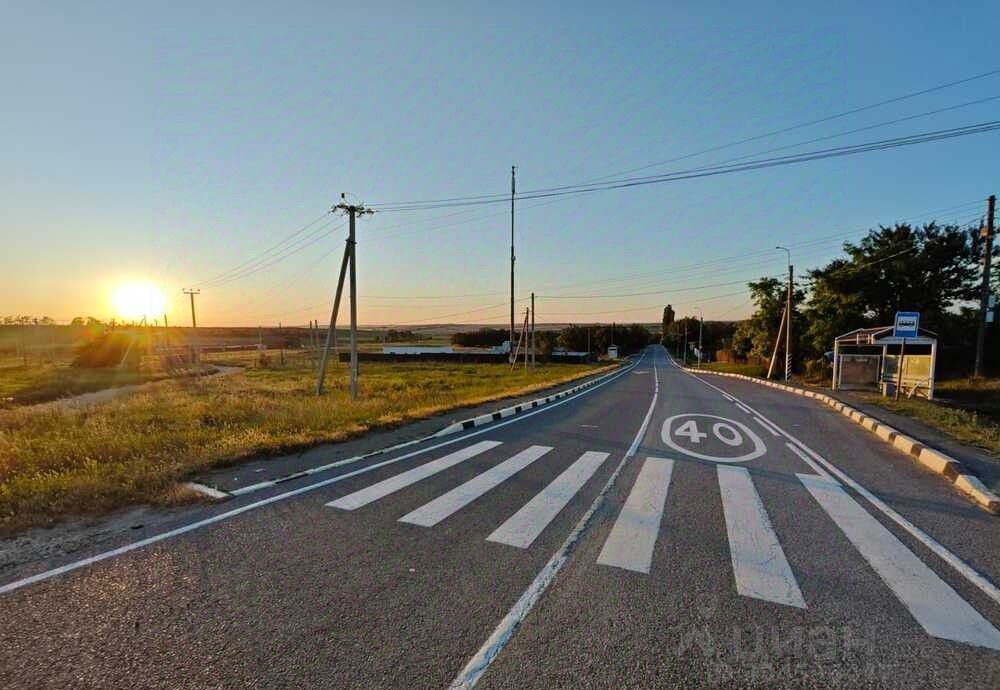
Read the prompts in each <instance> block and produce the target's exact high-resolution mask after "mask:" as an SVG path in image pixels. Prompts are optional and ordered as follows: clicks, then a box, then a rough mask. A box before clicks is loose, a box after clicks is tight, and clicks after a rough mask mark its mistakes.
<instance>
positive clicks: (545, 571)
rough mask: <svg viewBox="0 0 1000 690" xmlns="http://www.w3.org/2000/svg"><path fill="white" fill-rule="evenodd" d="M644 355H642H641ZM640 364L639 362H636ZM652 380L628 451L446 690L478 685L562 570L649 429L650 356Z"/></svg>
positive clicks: (656, 390) (656, 376)
mask: <svg viewBox="0 0 1000 690" xmlns="http://www.w3.org/2000/svg"><path fill="white" fill-rule="evenodd" d="M644 354H645V353H644ZM640 361H641V360H640ZM653 379H654V381H655V382H656V385H655V387H654V390H653V399H652V401H651V402H650V403H649V410H647V412H646V417H645V418H644V419H643V420H642V426H640V427H639V432H638V433H637V434H636V436H635V440H633V441H632V445H631V446H629V449H628V452H627V453H626V454H625V456H624V457H623V458H622V459H621V462H619V463H618V466H617V467H615V469H614V471H613V472H612V473H611V476H610V477H608V481H607V482H605V484H604V486H603V487H602V488H601V491H600V493H598V494H597V496H596V497H595V498H594V501H593V503H591V504H590V508H588V509H587V512H586V513H584V514H583V517H581V518H580V521H579V522H577V523H576V526H575V527H574V528H573V531H572V532H570V534H569V536H568V537H566V541H564V542H563V543H562V546H560V547H559V549H558V550H557V551H556V552H555V553H554V554H552V557H551V558H550V559H549V561H548V562H547V563H546V564H545V565H544V566H543V567H542V569H541V570H540V571H539V572H538V575H536V576H535V579H534V580H533V581H532V582H531V584H530V585H528V588H527V589H526V590H524V593H523V594H522V595H521V596H520V598H518V600H517V602H515V603H514V606H512V607H511V609H510V611H508V612H507V615H506V616H504V617H503V620H501V621H500V623H499V624H498V625H497V627H496V628H495V629H494V630H493V633H492V634H491V635H490V636H489V637H488V638H487V639H486V642H484V643H483V646H482V647H480V648H479V651H477V652H476V653H475V655H474V656H473V657H472V658H471V659H470V660H469V663H467V664H466V665H465V668H463V669H462V670H461V671H460V672H459V674H458V675H457V676H456V677H455V680H453V681H452V682H451V685H449V686H448V688H449V690H458V689H466V688H471V687H473V686H474V685H475V684H476V683H477V682H479V679H480V677H482V675H483V673H485V672H486V669H488V668H489V666H490V664H492V663H493V660H494V659H495V658H496V656H497V654H499V653H500V652H501V651H502V650H503V648H504V647H506V646H507V643H508V642H509V641H510V638H511V637H512V636H513V635H514V633H515V632H516V631H517V628H518V627H519V626H520V625H521V623H522V622H523V621H524V619H525V618H526V617H527V615H528V614H529V613H530V612H531V609H533V608H534V606H535V604H536V603H538V600H539V599H540V598H541V596H542V594H544V593H545V590H546V589H548V587H549V585H550V584H551V583H552V580H553V579H555V576H556V575H557V574H558V573H559V571H560V570H562V568H563V566H564V565H565V564H566V562H567V561H568V560H569V556H570V553H571V552H572V550H573V547H574V546H576V543H577V542H578V541H579V540H580V537H582V536H583V533H584V532H585V531H586V529H587V527H588V526H589V525H590V520H591V519H592V518H593V516H594V514H595V513H596V512H597V511H598V510H599V509H600V507H601V505H602V504H603V503H604V499H605V497H606V496H607V494H608V492H609V491H611V487H613V486H614V484H615V482H616V481H617V480H618V476H619V475H620V474H621V472H622V470H623V469H624V467H625V463H626V462H628V460H629V458H631V457H632V456H633V455H635V451H636V449H637V448H638V447H639V444H640V443H642V439H643V437H644V436H645V435H646V430H647V429H648V428H649V421H650V419H652V417H653V410H654V409H655V407H656V399H657V398H658V397H659V391H660V377H659V374H658V372H657V369H656V359H655V355H654V359H653Z"/></svg>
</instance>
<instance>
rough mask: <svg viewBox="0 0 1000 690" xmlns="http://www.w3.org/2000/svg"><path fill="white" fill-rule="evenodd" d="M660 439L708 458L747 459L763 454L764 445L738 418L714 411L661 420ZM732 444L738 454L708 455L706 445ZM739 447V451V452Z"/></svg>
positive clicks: (711, 459)
mask: <svg viewBox="0 0 1000 690" xmlns="http://www.w3.org/2000/svg"><path fill="white" fill-rule="evenodd" d="M661 436H662V438H663V442H664V443H665V444H667V445H668V446H669V447H670V448H673V449H674V450H676V451H677V452H679V453H684V454H685V455H690V456H691V457H694V458H698V459H700V460H708V461H710V462H747V461H748V460H753V459H754V458H759V457H760V456H761V455H763V454H764V453H765V452H766V450H767V448H766V447H765V446H764V441H762V440H761V438H760V436H758V435H757V434H755V433H754V431H753V429H751V428H750V427H748V426H747V425H746V424H743V423H742V422H738V421H736V420H735V419H729V418H727V417H720V416H718V415H714V414H696V413H691V412H689V413H685V414H678V415H674V416H673V417H670V418H669V419H667V420H666V421H664V422H663V430H662V432H661ZM713 441H719V443H721V444H722V446H724V447H728V448H733V449H734V452H735V453H739V454H738V455H732V456H729V455H710V454H709V453H707V452H703V451H702V449H705V447H706V446H708V445H717V444H715V443H713ZM741 451H743V452H741Z"/></svg>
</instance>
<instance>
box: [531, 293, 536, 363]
mask: <svg viewBox="0 0 1000 690" xmlns="http://www.w3.org/2000/svg"><path fill="white" fill-rule="evenodd" d="M531 368H532V369H534V368H535V293H534V292H532V293H531Z"/></svg>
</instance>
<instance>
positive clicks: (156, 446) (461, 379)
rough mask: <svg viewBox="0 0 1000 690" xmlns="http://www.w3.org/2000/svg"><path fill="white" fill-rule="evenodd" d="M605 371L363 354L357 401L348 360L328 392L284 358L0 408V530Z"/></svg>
mask: <svg viewBox="0 0 1000 690" xmlns="http://www.w3.org/2000/svg"><path fill="white" fill-rule="evenodd" d="M248 354H249V353H248ZM272 361H273V360H272ZM609 368H612V367H607V366H601V365H579V364H572V365H571V364H539V365H538V367H537V369H536V370H534V371H528V372H526V371H524V369H522V368H520V367H518V368H517V369H515V370H514V371H511V369H510V367H508V366H506V365H497V364H451V363H448V364H437V363H433V364H432V363H426V364H418V363H414V364H391V363H364V364H363V365H362V375H361V380H360V396H359V400H358V401H356V402H351V401H350V398H349V395H348V390H347V370H346V365H344V364H341V363H332V364H331V367H330V370H329V372H328V382H327V385H328V393H327V394H326V395H324V396H323V397H316V396H315V395H314V394H313V387H314V385H315V372H314V369H313V367H312V363H311V361H310V360H309V359H308V358H305V357H301V356H299V357H298V358H293V357H291V356H289V357H288V358H287V360H286V362H285V366H284V367H282V368H270V367H269V366H257V367H256V368H248V369H246V370H244V371H241V372H237V373H235V374H231V375H229V376H224V377H201V378H185V379H170V380H165V381H162V382H160V383H158V384H156V385H155V386H153V387H152V388H150V389H148V390H143V391H141V392H138V393H136V394H134V395H130V396H127V397H125V398H122V399H119V400H115V401H112V402H108V403H105V404H102V405H97V406H94V407H88V408H51V407H48V408H37V407H35V408H31V407H21V408H12V409H6V410H0V531H3V532H8V533H9V532H11V531H14V530H18V529H21V528H25V527H28V526H32V525H42V524H48V523H51V522H53V521H54V520H56V519H57V518H59V517H60V516H64V515H68V514H97V513H102V512H106V511H110V510H113V509H115V508H119V507H122V506H125V505H130V504H135V503H143V502H149V503H171V502H176V501H179V500H184V498H185V497H184V495H183V492H181V491H179V490H178V482H179V481H181V480H183V479H185V478H186V477H188V476H190V475H191V474H192V473H194V472H196V471H198V470H201V469H205V468H208V467H213V466H219V465H225V464H229V463H234V462H237V461H239V460H242V459H245V458H248V457H252V456H255V455H260V454H269V453H282V452H288V451H292V450H295V449H301V448H305V447H308V446H311V445H314V444H318V443H324V442H335V441H342V440H344V439H347V438H350V437H353V436H357V435H359V434H363V433H364V432H366V431H369V430H372V429H384V428H389V427H393V426H397V425H400V424H403V423H406V422H408V421H412V420H416V419H420V418H425V417H429V416H432V415H435V414H439V413H442V412H445V411H447V410H451V409H454V408H457V407H462V406H466V405H475V404H479V403H483V402H487V401H490V400H495V399H498V398H503V397H507V396H512V395H522V394H526V393H530V392H533V391H536V390H539V389H542V388H546V387H549V386H552V385H555V384H559V383H563V382H566V381H571V380H573V379H576V378H580V377H582V376H586V375H588V374H592V373H594V372H596V371H600V370H602V369H609Z"/></svg>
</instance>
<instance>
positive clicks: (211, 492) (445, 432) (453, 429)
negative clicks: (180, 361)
mask: <svg viewBox="0 0 1000 690" xmlns="http://www.w3.org/2000/svg"><path fill="white" fill-rule="evenodd" d="M635 364H636V362H632V363H631V364H629V365H628V366H626V367H624V368H621V367H620V368H618V369H614V370H612V371H609V372H607V373H606V374H602V375H601V376H596V377H594V378H592V379H588V380H587V381H584V382H583V383H581V384H578V385H576V386H573V387H572V388H567V389H566V390H562V391H559V392H558V393H553V394H552V395H547V396H545V397H544V398H536V399H535V400H529V401H528V402H523V403H521V404H520V405H513V406H511V407H505V408H503V409H502V410H497V411H496V412H491V413H488V414H483V415H479V416H478V417H473V418H472V419H465V420H462V421H459V422H455V423H453V424H449V425H448V426H446V427H445V428H444V429H441V431H438V432H436V433H433V434H431V435H429V436H423V437H421V438H415V439H413V440H411V441H405V442H403V443H397V444H396V445H394V446H388V447H386V448H379V449H378V450H373V451H370V452H368V453H362V454H361V455H355V456H353V457H350V458H344V459H343V460H337V461H336V462H330V463H327V464H325V465H319V466H317V467H309V468H307V469H304V470H301V471H299V472H294V473H292V474H287V475H285V476H283V477H278V478H276V479H269V480H267V481H263V482H258V483H256V484H249V485H247V486H241V487H240V488H238V489H233V490H232V491H222V490H221V489H217V488H215V487H211V486H206V485H204V484H200V483H198V482H187V483H186V484H185V485H184V486H185V487H187V488H188V489H190V490H191V491H196V492H198V493H200V494H203V495H204V496H207V497H209V498H211V499H213V500H217V501H218V500H223V499H226V498H232V497H233V496H243V495H244V494H249V493H253V492H255V491H260V490H261V489H267V488H269V487H272V486H276V485H278V484H282V483H284V482H289V481H292V480H294V479H301V478H302V477H308V476H310V475H313V474H318V473H320V472H326V471H327V470H331V469H333V468H335V467H342V466H344V465H350V464H352V463H355V462H359V461H361V460H366V459H368V458H371V457H374V456H376V455H384V454H386V453H392V452H394V451H397V450H401V449H403V448H408V447H409V446H415V445H417V444H418V443H423V442H424V441H429V440H431V439H435V438H441V437H442V436H450V435H451V434H457V433H459V432H460V431H465V430H467V429H472V428H475V427H480V426H485V425H487V424H491V423H493V422H497V421H500V420H501V419H507V418H508V417H513V416H514V415H516V414H519V413H521V412H526V411H528V410H533V409H536V408H539V407H542V406H544V405H547V404H549V403H552V402H555V401H557V400H561V399H563V398H566V397H568V396H570V395H574V394H576V393H579V392H580V391H583V390H585V389H587V388H591V387H593V386H595V385H597V384H599V383H601V382H602V381H605V380H607V379H608V378H609V377H611V376H615V375H617V374H621V373H624V371H626V370H628V369H631V368H632V367H634V366H635Z"/></svg>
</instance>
